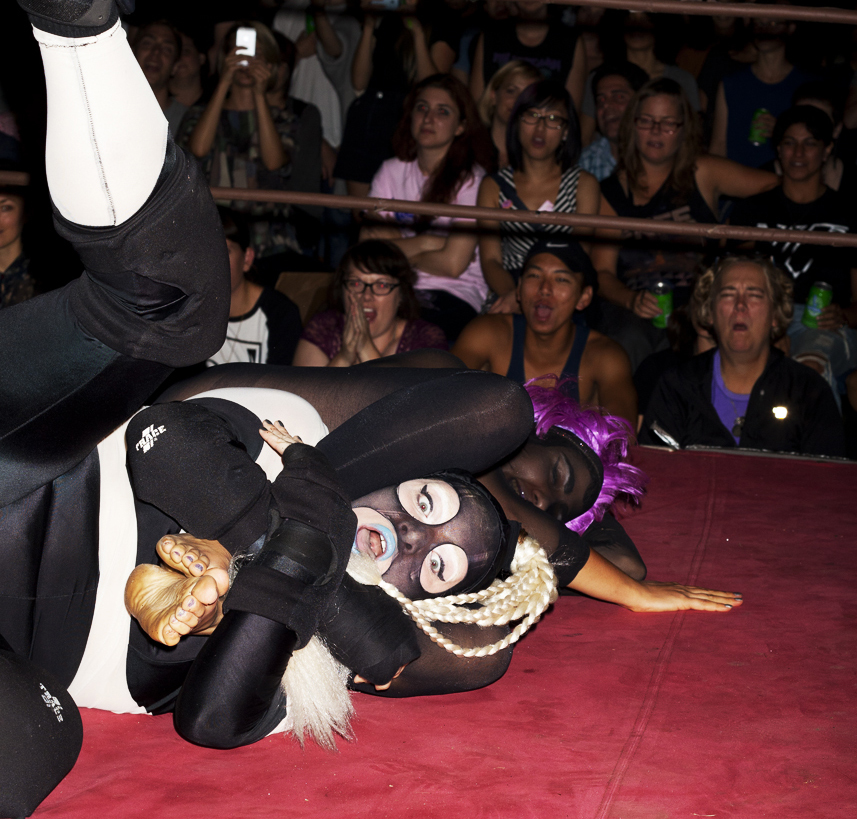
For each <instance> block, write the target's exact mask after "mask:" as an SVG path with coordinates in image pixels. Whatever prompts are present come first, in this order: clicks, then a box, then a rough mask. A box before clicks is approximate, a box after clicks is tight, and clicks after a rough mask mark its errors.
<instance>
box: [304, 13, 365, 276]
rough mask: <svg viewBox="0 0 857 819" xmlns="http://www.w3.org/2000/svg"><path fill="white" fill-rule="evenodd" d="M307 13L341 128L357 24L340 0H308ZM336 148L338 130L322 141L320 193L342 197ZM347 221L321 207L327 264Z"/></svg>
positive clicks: (333, 260) (336, 258)
mask: <svg viewBox="0 0 857 819" xmlns="http://www.w3.org/2000/svg"><path fill="white" fill-rule="evenodd" d="M307 15H308V19H311V20H312V25H313V26H314V27H315V35H314V38H315V53H316V56H317V58H318V61H319V63H320V65H321V68H322V70H323V71H324V74H325V76H326V77H327V79H328V80H329V81H330V83H331V85H332V86H333V88H334V90H335V91H336V102H337V104H338V105H339V116H340V122H341V123H342V128H344V127H345V120H346V116H347V114H348V108H349V106H350V105H351V103H352V102H354V99H355V94H354V87H353V86H352V85H351V64H352V63H353V62H354V54H355V52H356V50H357V43H358V42H359V41H360V24H359V23H358V22H357V20H355V19H354V17H353V16H352V15H351V14H349V12H348V6H347V4H346V3H344V2H341V0H312V2H311V3H310V5H309V8H308V9H307ZM340 147H341V133H340V139H339V140H338V141H337V142H335V143H330V146H329V147H328V145H327V144H326V143H322V146H321V154H322V163H321V167H322V188H321V189H322V192H323V193H335V194H338V195H340V196H343V195H345V194H347V193H348V188H347V186H346V184H345V180H344V179H337V178H336V176H335V174H334V168H335V167H336V159H337V157H338V155H339V148H340ZM350 224H351V213H350V212H349V211H347V210H342V209H339V208H324V209H323V211H322V228H323V241H324V252H323V256H324V260H325V262H326V264H327V265H328V266H329V267H333V268H335V267H337V266H338V265H339V262H340V260H341V259H342V256H343V254H344V253H345V251H346V250H347V249H348V245H349V243H350V239H349V228H350Z"/></svg>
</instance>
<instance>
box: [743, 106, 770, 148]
mask: <svg viewBox="0 0 857 819" xmlns="http://www.w3.org/2000/svg"><path fill="white" fill-rule="evenodd" d="M770 113H771V112H770V111H769V110H768V109H767V108H757V109H756V110H755V111H754V112H753V119H752V121H751V122H750V133H749V134H748V135H747V139H749V140H750V144H751V145H756V146H759V145H764V144H765V143H767V141H768V137H767V136H765V132H764V131H763V130H762V124H761V123H760V122H759V119H760V117H761V116H762V114H770Z"/></svg>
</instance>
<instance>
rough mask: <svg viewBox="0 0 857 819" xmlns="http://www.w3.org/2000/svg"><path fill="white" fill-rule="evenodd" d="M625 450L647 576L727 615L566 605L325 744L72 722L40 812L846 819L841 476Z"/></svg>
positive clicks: (845, 517)
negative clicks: (435, 687) (425, 692)
mask: <svg viewBox="0 0 857 819" xmlns="http://www.w3.org/2000/svg"><path fill="white" fill-rule="evenodd" d="M636 457H637V460H638V462H639V463H640V465H641V466H643V467H644V468H645V469H646V470H647V471H648V472H649V474H650V475H651V478H652V481H651V484H650V491H649V496H648V498H647V499H646V502H645V505H644V510H643V511H641V512H639V513H636V514H634V515H633V516H632V517H630V518H627V519H626V521H625V523H626V524H627V527H628V529H629V531H630V532H631V534H632V535H633V536H634V538H635V540H636V541H637V543H638V545H639V546H640V550H641V552H642V553H643V555H644V557H645V558H646V561H647V563H648V565H649V567H650V577H651V578H653V579H675V580H681V581H684V582H688V583H694V582H699V583H701V584H704V585H709V586H711V587H714V588H723V589H730V590H731V589H735V590H740V591H743V592H744V594H745V597H746V600H747V602H746V604H745V605H744V607H743V609H738V610H736V611H734V612H731V613H729V614H722V615H715V614H697V613H686V614H660V615H652V614H649V615H642V614H631V613H629V612H627V611H625V610H623V609H619V608H617V607H615V606H609V605H606V604H603V603H596V602H594V601H591V600H586V599H582V598H562V599H560V601H559V602H558V603H557V605H556V606H555V607H554V610H553V611H552V612H550V613H549V614H548V615H547V617H546V619H545V620H544V621H543V622H542V623H541V624H540V625H539V626H538V628H537V629H536V631H535V632H534V633H532V634H531V635H529V636H528V637H527V638H526V639H525V640H524V642H523V644H521V645H520V646H519V647H518V648H517V649H516V651H515V657H514V660H513V662H512V667H511V669H510V671H509V673H508V674H507V675H506V676H505V677H504V678H503V679H502V680H501V681H500V682H499V683H497V684H496V685H494V686H492V687H490V688H488V689H485V690H483V691H477V692H474V693H470V694H460V695H454V696H445V697H434V698H430V697H425V698H419V699H413V700H384V699H379V698H374V697H368V696H363V695H356V705H357V719H356V720H355V722H354V729H355V733H356V735H357V739H356V741H354V742H352V743H346V742H340V750H339V752H338V753H330V752H326V751H323V750H321V749H319V748H318V747H315V746H308V747H307V748H306V750H303V751H302V750H301V749H300V747H299V746H297V745H296V744H295V743H293V742H292V741H291V740H288V739H285V738H284V737H282V736H277V737H272V738H268V739H266V740H264V741H262V742H260V743H258V744H257V745H254V746H251V747H249V748H244V749H241V750H236V751H208V750H203V749H200V748H196V747H194V746H191V745H188V744H186V743H184V742H183V741H182V740H180V739H179V738H178V737H177V736H176V735H175V734H174V733H173V730H172V723H171V719H170V718H169V717H137V716H115V715H113V714H105V713H99V712H95V711H85V712H84V716H83V718H84V726H85V730H86V736H85V739H84V747H83V752H82V754H81V757H80V761H79V762H78V764H77V767H76V768H75V769H74V771H73V772H72V773H71V775H70V776H69V777H68V778H67V779H66V780H65V781H64V782H63V783H62V784H61V785H60V786H59V788H58V789H57V790H56V791H55V792H54V793H53V794H52V795H51V796H50V797H48V799H47V800H46V801H45V803H44V804H43V805H42V807H41V808H40V809H39V810H38V811H37V813H36V816H37V817H40V818H42V819H47V817H51V816H58V817H63V819H84V817H86V819H92V817H98V819H107V817H123V819H124V817H137V816H141V817H142V816H145V817H158V819H172V817H175V819H179V818H180V819H188V817H190V816H200V815H204V816H240V817H274V816H288V817H290V818H293V817H319V816H331V817H336V819H349V817H374V818H375V819H378V818H379V817H397V819H398V818H399V817H435V816H463V817H534V818H535V817H538V819H544V817H571V818H572V819H577V818H578V817H579V818H580V819H608V818H609V819H673V817H675V818H676V819H678V817H682V819H683V818H684V817H717V819H729V818H732V817H741V819H757V818H758V817H768V816H770V817H777V819H816V817H818V819H822V818H823V819H837V818H838V817H849V819H850V817H852V816H853V815H854V811H855V806H857V782H855V779H857V777H855V774H854V761H855V736H857V716H855V714H857V709H855V707H854V698H855V697H854V694H855V692H854V657H855V640H854V629H853V621H854V615H855V609H857V607H855V603H854V593H853V578H854V564H855V557H854V548H853V538H852V537H850V535H853V530H854V522H855V520H856V519H857V518H855V514H854V504H855V501H854V498H853V494H854V487H855V486H857V465H853V466H852V465H844V464H817V463H801V462H796V461H793V460H772V459H766V458H744V457H740V456H734V455H732V456H730V455H722V454H693V453H676V454H669V453H665V452H653V451H640V452H639V453H638V454H637V456H636ZM823 505H824V506H825V507H826V510H827V511H826V512H823V511H822V506H823ZM849 522H850V523H849ZM849 601H850V602H849ZM7 752H8V749H7Z"/></svg>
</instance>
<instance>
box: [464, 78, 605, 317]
mask: <svg viewBox="0 0 857 819" xmlns="http://www.w3.org/2000/svg"><path fill="white" fill-rule="evenodd" d="M506 151H507V154H508V157H509V166H508V167H506V168H502V169H501V170H500V171H498V172H497V173H495V174H491V176H487V177H485V179H484V180H483V181H482V185H481V186H480V188H479V201H478V204H479V206H480V207H483V208H499V209H503V210H526V211H543V212H548V213H552V212H561V213H597V212H598V204H599V201H600V198H601V194H600V192H599V190H598V182H597V181H596V179H595V177H594V176H592V175H590V174H588V173H587V172H586V171H584V170H582V169H581V168H580V167H578V165H577V160H578V158H579V157H580V128H579V126H578V122H577V113H576V112H575V109H574V104H573V103H572V101H571V97H570V96H569V94H568V92H567V91H566V90H565V88H564V87H563V86H562V84H561V83H559V82H557V81H555V80H542V81H540V82H537V83H534V84H533V85H530V86H528V87H527V88H525V89H524V90H523V91H522V92H521V94H520V96H519V97H518V101H517V102H516V103H515V108H514V109H513V111H512V115H511V117H510V118H509V124H508V126H507V129H506ZM478 225H479V255H480V258H481V260H482V272H483V273H484V274H485V281H486V282H487V283H488V287H490V288H491V291H492V292H493V293H494V294H495V295H496V299H495V300H494V301H493V303H492V304H491V307H490V308H489V311H490V312H492V313H517V312H520V308H519V307H518V303H517V300H516V297H515V285H516V284H517V281H518V278H519V277H520V275H521V269H522V267H523V264H524V260H525V259H526V258H527V255H528V254H529V251H530V249H531V248H532V247H533V246H534V245H535V244H536V243H537V242H538V241H539V240H540V239H544V238H550V236H551V235H552V234H562V235H564V236H567V235H568V234H569V233H571V232H572V230H571V228H567V227H562V226H560V225H536V224H531V223H527V222H495V221H493V220H490V219H488V220H480V221H479V222H478ZM574 232H575V234H576V235H579V234H580V233H581V230H580V229H576V230H575V231H574ZM582 232H583V233H584V234H586V233H587V232H588V231H582Z"/></svg>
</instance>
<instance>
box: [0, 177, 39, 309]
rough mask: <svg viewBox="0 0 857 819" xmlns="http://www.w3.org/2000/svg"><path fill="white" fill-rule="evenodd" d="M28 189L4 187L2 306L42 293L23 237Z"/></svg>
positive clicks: (0, 212) (0, 209)
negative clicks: (39, 291)
mask: <svg viewBox="0 0 857 819" xmlns="http://www.w3.org/2000/svg"><path fill="white" fill-rule="evenodd" d="M0 167H2V166H0ZM25 192H26V188H19V187H14V186H6V185H4V186H3V187H0V307H11V306H12V305H13V304H18V303H20V302H22V301H26V300H27V299H30V298H32V297H33V296H35V295H36V294H37V293H38V285H37V284H36V280H35V278H34V277H33V275H32V273H31V272H30V260H29V258H28V256H27V254H26V253H25V252H24V242H23V239H22V233H23V231H24V222H25V221H26V218H27V210H26V198H25Z"/></svg>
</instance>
